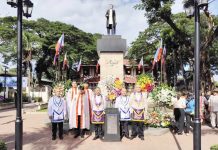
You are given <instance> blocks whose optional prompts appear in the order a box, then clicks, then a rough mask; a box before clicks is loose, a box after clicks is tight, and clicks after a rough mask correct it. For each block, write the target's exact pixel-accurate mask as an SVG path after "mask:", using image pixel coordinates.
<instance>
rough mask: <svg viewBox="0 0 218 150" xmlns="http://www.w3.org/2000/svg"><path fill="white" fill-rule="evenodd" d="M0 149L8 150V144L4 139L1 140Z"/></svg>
mask: <svg viewBox="0 0 218 150" xmlns="http://www.w3.org/2000/svg"><path fill="white" fill-rule="evenodd" d="M0 150H7V146H6V144H5V142H3V141H0Z"/></svg>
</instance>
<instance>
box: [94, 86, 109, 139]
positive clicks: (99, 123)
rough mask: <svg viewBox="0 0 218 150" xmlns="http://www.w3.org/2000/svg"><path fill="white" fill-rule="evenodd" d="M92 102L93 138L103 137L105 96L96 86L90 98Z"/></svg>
mask: <svg viewBox="0 0 218 150" xmlns="http://www.w3.org/2000/svg"><path fill="white" fill-rule="evenodd" d="M91 104H92V124H93V125H94V130H95V137H94V138H93V140H96V139H98V138H100V139H101V140H102V139H103V136H104V131H103V124H104V119H105V112H104V109H105V105H106V104H105V97H104V96H103V95H102V94H101V89H100V88H99V87H97V88H96V89H95V94H94V95H93V96H92V98H91Z"/></svg>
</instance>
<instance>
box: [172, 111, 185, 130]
mask: <svg viewBox="0 0 218 150" xmlns="http://www.w3.org/2000/svg"><path fill="white" fill-rule="evenodd" d="M174 116H175V121H176V128H177V132H178V133H182V132H183V130H184V119H185V111H184V109H183V108H174Z"/></svg>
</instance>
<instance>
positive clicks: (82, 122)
mask: <svg viewBox="0 0 218 150" xmlns="http://www.w3.org/2000/svg"><path fill="white" fill-rule="evenodd" d="M75 105H76V107H75V111H76V114H75V116H74V117H75V124H73V128H76V134H75V136H74V138H77V137H78V136H81V138H84V135H85V130H86V129H87V130H89V129H90V114H89V113H90V112H89V102H88V98H87V95H86V94H85V91H84V87H83V86H79V93H78V96H77V98H76V102H75Z"/></svg>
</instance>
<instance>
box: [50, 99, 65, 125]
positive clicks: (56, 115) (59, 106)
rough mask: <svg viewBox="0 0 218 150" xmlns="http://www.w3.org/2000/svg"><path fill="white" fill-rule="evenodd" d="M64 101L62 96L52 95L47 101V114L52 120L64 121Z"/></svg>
mask: <svg viewBox="0 0 218 150" xmlns="http://www.w3.org/2000/svg"><path fill="white" fill-rule="evenodd" d="M66 111H67V110H66V102H65V100H64V98H62V97H57V96H53V97H51V98H50V99H49V102H48V115H49V116H51V117H52V119H51V121H52V122H64V119H65V117H66Z"/></svg>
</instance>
